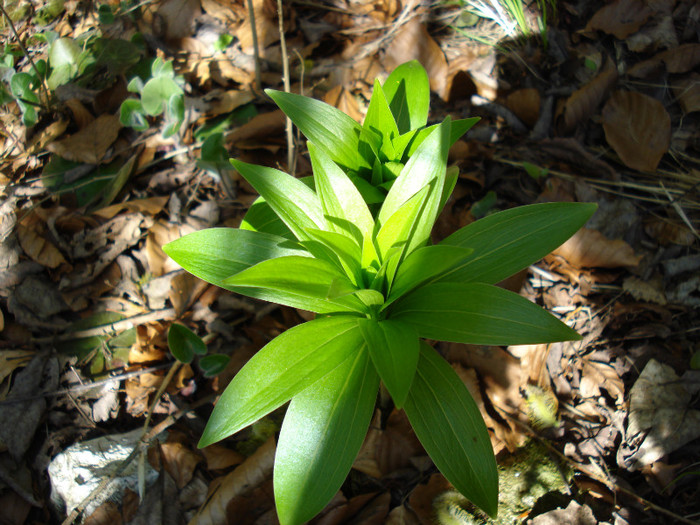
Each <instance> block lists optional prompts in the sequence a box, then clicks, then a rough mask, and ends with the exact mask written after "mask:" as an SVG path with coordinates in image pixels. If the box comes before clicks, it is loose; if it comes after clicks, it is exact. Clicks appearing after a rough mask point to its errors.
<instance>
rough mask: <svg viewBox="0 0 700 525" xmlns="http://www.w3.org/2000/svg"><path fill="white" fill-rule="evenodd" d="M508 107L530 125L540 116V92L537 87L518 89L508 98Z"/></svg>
mask: <svg viewBox="0 0 700 525" xmlns="http://www.w3.org/2000/svg"><path fill="white" fill-rule="evenodd" d="M506 107H507V108H508V109H510V110H511V111H512V112H513V113H515V115H516V116H517V117H518V118H519V119H520V120H522V121H523V122H524V123H525V124H527V125H528V126H534V125H535V123H536V122H537V119H538V118H539V116H540V93H539V91H537V90H536V89H535V88H526V89H518V90H517V91H513V92H512V93H511V94H510V95H508V97H507V98H506Z"/></svg>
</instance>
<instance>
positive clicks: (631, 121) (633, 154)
mask: <svg viewBox="0 0 700 525" xmlns="http://www.w3.org/2000/svg"><path fill="white" fill-rule="evenodd" d="M603 129H604V130H605V139H606V140H607V141H608V144H610V146H612V148H613V149H614V150H615V152H616V153H617V154H618V155H619V157H620V159H622V162H624V163H625V165H627V166H628V167H630V168H632V169H636V170H640V171H653V170H655V169H656V167H657V166H658V165H659V162H660V161H661V157H663V156H664V154H665V153H666V152H667V151H668V148H669V145H670V144H671V117H670V116H669V114H668V112H667V111H666V109H665V108H664V106H663V104H662V103H661V102H659V101H658V100H656V99H653V98H651V97H649V96H647V95H643V94H641V93H635V92H633V91H616V92H615V93H613V94H612V96H611V97H610V99H609V100H608V102H607V103H606V104H605V107H604V108H603Z"/></svg>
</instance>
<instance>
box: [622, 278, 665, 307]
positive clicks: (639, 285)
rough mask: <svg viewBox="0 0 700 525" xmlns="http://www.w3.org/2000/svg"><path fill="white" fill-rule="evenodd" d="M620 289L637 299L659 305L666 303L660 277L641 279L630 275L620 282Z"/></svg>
mask: <svg viewBox="0 0 700 525" xmlns="http://www.w3.org/2000/svg"><path fill="white" fill-rule="evenodd" d="M622 289H623V290H624V291H625V292H627V293H628V294H630V295H631V296H632V297H634V298H635V299H636V300H638V301H647V302H650V303H656V304H660V305H665V304H667V303H668V301H667V300H666V296H665V295H664V290H663V283H662V282H661V280H660V279H655V280H652V281H643V280H642V279H640V278H639V277H636V276H634V275H630V276H628V277H626V278H625V280H624V281H623V282H622Z"/></svg>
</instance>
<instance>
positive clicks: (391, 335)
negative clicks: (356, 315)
mask: <svg viewBox="0 0 700 525" xmlns="http://www.w3.org/2000/svg"><path fill="white" fill-rule="evenodd" d="M357 322H358V324H359V326H360V330H361V331H362V336H363V337H364V338H365V342H366V343H367V348H368V349H369V355H370V357H371V358H372V362H373V363H374V366H375V367H376V369H377V372H379V377H380V378H381V379H382V381H383V382H384V385H386V388H387V390H388V391H389V394H391V398H392V399H393V400H394V404H395V405H396V408H401V407H402V406H403V404H404V402H405V401H406V397H407V396H408V391H409V389H410V388H411V383H412V382H413V376H414V374H415V373H416V366H417V365H418V348H419V339H418V334H417V333H416V331H415V329H413V327H412V326H411V325H409V324H406V323H402V322H399V321H395V320H393V319H387V320H385V321H375V320H374V319H358V321H357Z"/></svg>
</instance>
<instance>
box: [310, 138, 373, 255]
mask: <svg viewBox="0 0 700 525" xmlns="http://www.w3.org/2000/svg"><path fill="white" fill-rule="evenodd" d="M307 146H308V148H309V156H310V157H311V165H312V166H313V171H314V179H315V185H316V192H317V193H318V197H319V199H320V201H321V206H322V207H323V213H324V215H326V219H327V220H328V226H329V228H330V229H331V230H333V231H335V232H337V233H342V234H343V235H347V236H349V237H350V238H352V239H354V240H355V241H356V242H358V244H359V243H360V242H361V239H358V238H357V235H355V234H354V233H353V231H352V228H351V225H353V226H354V228H358V229H359V233H360V234H361V235H362V236H364V237H367V236H370V235H371V234H372V230H373V229H374V219H373V218H372V214H371V213H370V211H369V209H368V208H367V204H365V201H364V199H363V198H362V195H361V194H360V192H359V191H358V189H357V188H356V187H355V185H354V184H353V182H352V180H350V179H349V178H348V176H347V175H346V174H345V173H344V172H343V170H341V169H340V167H338V165H337V164H336V163H335V162H333V161H332V160H331V158H330V157H329V156H328V155H326V153H325V152H324V151H323V150H322V149H320V148H317V147H316V145H315V144H314V143H313V142H312V141H309V142H308V143H307ZM333 219H340V220H333Z"/></svg>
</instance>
